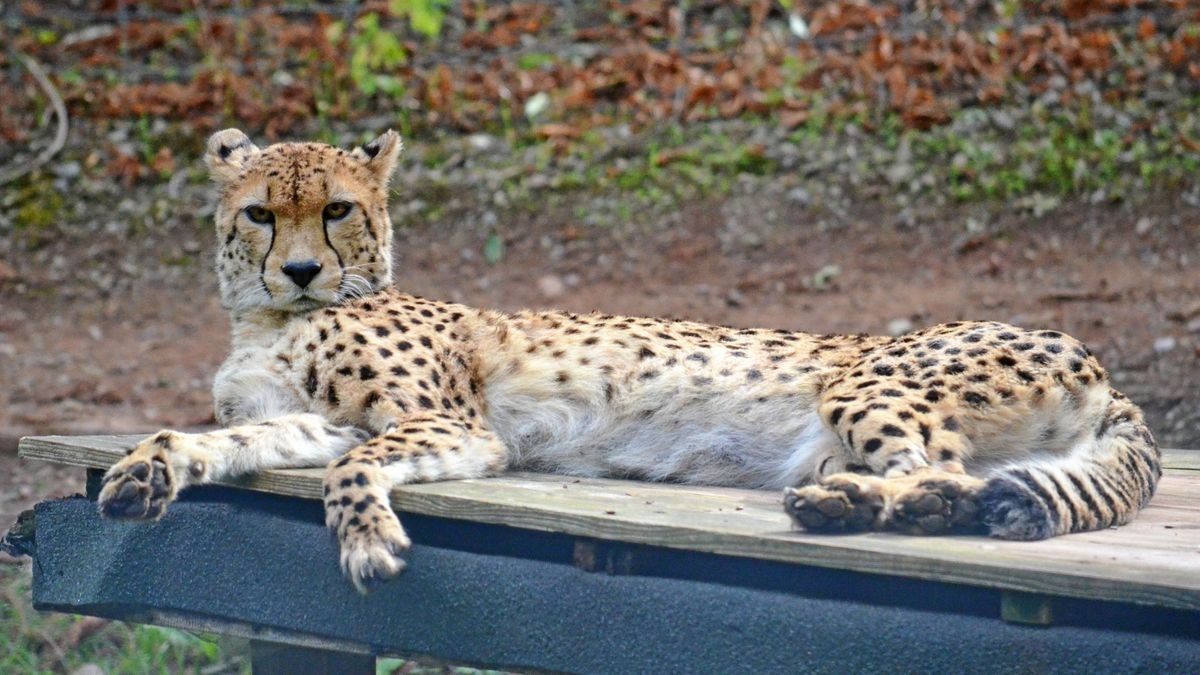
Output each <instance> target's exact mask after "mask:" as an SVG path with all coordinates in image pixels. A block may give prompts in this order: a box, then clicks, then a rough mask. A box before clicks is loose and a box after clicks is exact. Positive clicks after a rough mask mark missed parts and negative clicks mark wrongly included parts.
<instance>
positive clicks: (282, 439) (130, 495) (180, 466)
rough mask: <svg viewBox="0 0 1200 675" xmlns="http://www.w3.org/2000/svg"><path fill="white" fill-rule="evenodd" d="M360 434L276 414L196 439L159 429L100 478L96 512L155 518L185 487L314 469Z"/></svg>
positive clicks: (300, 416) (317, 418) (306, 417)
mask: <svg viewBox="0 0 1200 675" xmlns="http://www.w3.org/2000/svg"><path fill="white" fill-rule="evenodd" d="M364 437H365V433H364V432H362V431H361V430H359V429H356V428H354V427H340V426H335V425H332V424H329V423H328V422H326V421H325V420H324V419H323V418H321V417H320V416H318V415H312V414H294V415H284V416H282V417H278V418H275V419H272V420H269V421H266V422H262V423H258V424H244V425H239V426H236V427H230V428H228V429H220V430H217V431H211V432H207V433H201V434H188V433H182V432H178V431H160V432H159V433H157V434H155V435H153V436H151V437H149V438H147V439H145V440H143V441H142V442H140V443H138V444H137V445H136V446H134V448H133V449H132V450H130V451H129V454H128V455H126V456H125V458H124V459H122V460H120V461H119V462H117V463H116V464H114V465H113V466H112V467H111V468H110V469H109V470H108V473H106V474H105V476H104V483H103V487H102V488H101V490H100V497H99V505H100V512H101V513H102V514H104V515H105V516H108V517H111V518H127V519H135V520H143V519H155V518H158V517H160V516H162V514H163V513H165V512H166V509H167V506H168V505H169V504H170V503H171V502H172V501H173V500H174V499H175V497H176V496H177V495H178V494H179V491H180V490H182V489H183V488H185V487H187V486H189V485H196V484H200V483H209V482H212V481H216V480H221V479H223V478H227V477H231V476H237V475H241V474H246V473H251V472H254V471H261V470H264V469H275V468H282V467H304V466H321V465H322V464H325V463H326V462H328V461H329V460H330V459H332V458H333V457H336V456H338V455H340V454H342V453H343V452H345V451H346V450H348V449H349V448H351V447H354V446H355V445H357V444H358V443H360V442H361V441H362V440H363V438H364Z"/></svg>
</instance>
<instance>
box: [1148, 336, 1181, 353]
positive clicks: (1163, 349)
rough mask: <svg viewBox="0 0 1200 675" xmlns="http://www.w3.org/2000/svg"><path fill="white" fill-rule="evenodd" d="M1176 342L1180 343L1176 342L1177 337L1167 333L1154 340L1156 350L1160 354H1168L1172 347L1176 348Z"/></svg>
mask: <svg viewBox="0 0 1200 675" xmlns="http://www.w3.org/2000/svg"><path fill="white" fill-rule="evenodd" d="M1176 344H1178V343H1177V342H1176V340H1175V338H1173V337H1171V336H1169V335H1166V336H1163V337H1160V338H1157V339H1155V340H1154V351H1155V353H1158V354H1166V353H1167V352H1169V351H1171V350H1172V349H1175V346H1176Z"/></svg>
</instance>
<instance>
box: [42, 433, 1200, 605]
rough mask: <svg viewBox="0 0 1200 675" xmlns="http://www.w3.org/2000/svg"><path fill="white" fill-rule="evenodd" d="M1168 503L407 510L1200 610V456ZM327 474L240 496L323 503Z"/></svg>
mask: <svg viewBox="0 0 1200 675" xmlns="http://www.w3.org/2000/svg"><path fill="white" fill-rule="evenodd" d="M140 438H142V437H141V436H79V437H64V436H46V437H31V438H24V439H22V440H21V442H20V446H19V450H20V455H21V457H24V458H27V459H39V460H45V461H50V462H56V463H60V464H67V465H74V466H81V467H89V468H98V469H103V468H107V467H108V466H110V465H111V464H112V463H113V462H115V461H116V460H117V459H118V458H120V457H121V456H123V455H124V452H125V451H126V450H127V449H128V448H130V447H132V445H133V444H134V443H135V442H136V441H137V440H139V439H140ZM1164 455H1165V467H1166V475H1165V476H1164V477H1163V480H1162V483H1161V484H1160V486H1159V490H1158V495H1157V496H1156V497H1155V499H1154V501H1153V502H1152V504H1151V505H1150V507H1149V508H1147V509H1146V510H1145V511H1144V512H1143V513H1142V514H1141V516H1140V517H1139V518H1138V519H1137V520H1136V521H1135V522H1134V523H1133V524H1131V525H1128V526H1126V527H1123V528H1119V529H1111V530H1105V531H1102V532H1092V533H1085V534H1075V535H1069V536H1065V537H1059V538H1056V539H1052V540H1049V541H1043V542H1005V541H997V540H991V539H986V538H983V537H907V536H900V535H892V534H859V535H848V536H821V535H809V534H804V533H800V532H795V531H792V529H791V527H790V525H789V521H788V518H787V517H786V516H785V515H784V513H783V511H782V508H781V500H780V495H779V494H778V493H776V492H763V491H753V490H735V489H728V488H701V487H691V486H679V485H662V484H650V483H640V482H631V481H616V480H593V479H577V478H572V477H567V476H557V475H545V474H530V473H513V474H509V475H505V476H503V477H499V478H489V479H480V480H462V481H447V482H441V483H428V484H423V485H406V486H402V487H399V488H396V489H395V490H394V491H393V492H392V504H393V506H394V507H395V508H396V510H397V511H400V512H410V513H420V514H426V515H432V516H440V517H445V518H453V519H461V520H470V521H476V522H482V523H490V524H502V525H509V526H513V527H519V528H527V529H533V530H540V531H549V532H558V533H563V534H568V535H574V536H581V537H592V538H598V539H605V540H614V541H621V542H628V543H634V544H647V545H653V546H663V547H669V548H676V549H685V550H692V551H700V552H705V553H717V554H722V555H731V556H741V557H748V558H757V559H763V560H772V561H778V562H784V563H793V564H800V565H815V566H819V567H829V568H837V569H845V570H851V571H856V572H865V573H871V574H882V575H892V576H901V577H911V578H917V579H926V580H933V581H940V582H948V583H960V584H967V585H971V586H980V587H986V588H995V589H1000V590H1005V591H1022V592H1028V593H1036V594H1045V595H1052V596H1068V597H1078V598H1088V599H1094V600H1108V601H1118V602H1132V603H1138V604H1144V605H1152V606H1158V607H1167V608H1177V609H1186V610H1200V452H1196V451H1182V450H1168V451H1165V452H1164ZM321 473H322V472H321V470H320V469H292V470H279V471H268V472H264V473H262V474H258V475H254V476H249V477H246V478H244V479H241V480H238V481H232V482H228V483H226V484H227V485H231V486H235V487H242V488H246V489H251V490H259V491H264V492H270V493H275V494H281V495H290V496H296V497H302V498H308V499H314V500H316V499H320V498H321Z"/></svg>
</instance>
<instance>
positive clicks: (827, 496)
mask: <svg viewBox="0 0 1200 675" xmlns="http://www.w3.org/2000/svg"><path fill="white" fill-rule="evenodd" d="M875 482H877V481H875ZM783 506H784V510H785V511H787V513H788V515H790V516H791V517H792V522H793V523H794V524H795V525H796V526H797V527H800V528H802V529H804V530H806V531H808V532H824V533H832V532H863V531H866V530H872V529H877V528H878V527H879V514H880V512H881V511H882V510H883V496H882V495H881V494H880V491H879V490H878V486H876V485H875V484H874V482H873V481H871V480H869V479H868V478H864V477H862V476H858V475H854V474H847V475H834V476H829V477H828V478H825V479H824V480H822V481H821V483H820V484H819V485H807V486H804V487H799V488H788V489H787V491H786V492H785V493H784V497H783Z"/></svg>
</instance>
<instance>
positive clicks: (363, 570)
mask: <svg viewBox="0 0 1200 675" xmlns="http://www.w3.org/2000/svg"><path fill="white" fill-rule="evenodd" d="M399 151H400V142H399V139H398V138H397V137H396V135H395V134H393V133H392V132H388V133H387V134H384V135H383V136H381V137H380V138H378V139H376V140H375V141H373V142H372V143H370V144H368V145H366V146H363V147H361V148H357V149H355V150H353V151H345V150H339V149H336V148H332V147H330V146H326V145H321V144H314V143H307V144H278V145H273V146H270V147H268V148H265V149H259V148H258V147H256V146H254V145H253V144H252V143H251V142H250V140H249V139H248V138H247V137H246V136H245V135H244V134H242V133H241V132H240V131H237V130H226V131H223V132H219V133H218V134H216V135H214V136H213V138H212V139H211V140H210V141H209V147H208V154H207V157H206V160H207V162H208V165H209V167H210V171H211V173H212V175H213V178H214V180H215V181H216V182H217V184H218V186H219V189H220V200H219V204H218V210H217V213H216V225H217V235H218V242H219V243H220V245H219V247H218V259H217V272H218V276H219V278H220V288H221V297H222V300H223V302H224V304H225V305H226V306H227V307H228V308H229V310H230V312H231V316H232V319H233V350H232V354H231V355H230V357H229V359H228V360H227V361H226V363H225V364H224V365H223V366H222V367H221V369H220V371H219V372H218V374H217V377H216V379H215V384H214V394H215V399H216V407H217V418H218V420H219V421H220V423H221V424H222V426H223V427H224V428H223V429H221V430H218V431H213V432H209V433H202V434H184V433H179V432H174V431H163V432H161V433H159V434H156V435H155V436H153V437H151V438H148V439H146V440H145V441H143V442H142V443H141V444H139V445H138V446H137V447H136V448H135V449H134V450H133V451H132V452H131V453H130V454H129V456H128V457H126V458H125V459H123V460H122V461H120V462H118V463H117V464H116V465H115V466H113V467H112V469H111V470H110V471H109V472H108V474H107V477H106V482H105V485H104V487H103V489H102V491H101V495H100V508H101V510H102V512H103V513H104V514H106V515H108V516H111V517H121V518H133V519H147V518H157V517H159V516H161V515H162V513H163V512H164V511H165V509H166V508H167V506H168V504H169V503H170V501H171V500H172V499H173V498H174V497H175V496H176V495H177V494H178V492H179V490H181V489H183V488H184V487H186V486H188V485H195V484H199V483H205V482H209V481H213V480H218V479H222V478H226V477H229V476H233V475H237V474H242V473H246V472H251V471H257V470H262V469H267V468H276V467H300V466H322V465H328V469H327V472H326V479H325V494H326V497H325V508H326V513H327V522H328V525H329V527H330V528H332V529H333V530H334V531H335V532H336V533H337V537H338V540H339V543H340V548H341V564H342V568H343V570H344V571H345V573H346V574H347V576H348V577H349V578H350V580H351V581H352V582H353V583H355V585H357V586H358V587H359V588H360V589H362V588H365V585H366V584H367V582H369V581H370V580H372V579H376V578H386V577H389V576H392V575H394V574H396V573H397V572H399V571H400V570H401V569H402V568H403V565H404V563H403V559H402V558H401V554H402V553H403V551H404V550H405V549H406V548H407V547H408V545H409V540H408V537H407V536H406V535H405V532H404V529H403V528H402V526H401V524H400V522H399V520H398V519H397V517H396V514H395V513H394V512H393V511H392V509H391V507H390V505H389V500H388V494H389V490H390V488H391V487H392V486H394V485H396V484H399V483H408V482H414V481H432V480H444V479H454V478H475V477H480V476H488V475H495V474H497V473H500V472H502V471H505V470H506V469H510V468H514V469H515V468H521V469H531V470H538V471H552V472H559V473H565V474H571V475H579V476H612V477H623V478H637V479H644V480H656V481H679V482H687V483H697V484H707V485H731V486H738V487H746V488H770V489H783V490H785V499H784V503H785V508H786V510H787V512H788V513H789V514H790V515H791V516H792V518H793V519H794V521H795V523H796V524H797V525H798V526H799V527H802V528H804V529H806V530H810V531H842V530H897V531H902V532H910V533H924V534H938V533H947V532H954V531H976V530H979V531H987V532H988V533H990V534H991V535H993V536H996V537H1002V538H1011V539H1041V538H1044V537H1049V536H1054V535H1059V534H1064V533H1068V532H1075V531H1084V530H1094V529H1098V528H1104V527H1110V526H1113V525H1120V524H1123V523H1126V522H1128V521H1129V520H1130V519H1131V518H1133V516H1134V515H1135V514H1136V513H1137V511H1138V510H1139V509H1140V508H1141V507H1143V506H1144V505H1145V504H1146V502H1147V501H1148V500H1149V499H1150V497H1151V496H1152V495H1153V493H1154V489H1155V484H1156V483H1157V481H1158V479H1159V476H1160V474H1161V471H1160V463H1159V452H1158V449H1157V447H1156V445H1155V442H1154V439H1153V437H1152V436H1151V434H1150V432H1149V431H1148V430H1147V428H1146V426H1145V424H1144V422H1143V418H1142V413H1141V411H1140V410H1139V409H1138V408H1137V407H1136V406H1134V405H1133V404H1132V403H1130V402H1129V401H1128V400H1127V399H1126V398H1125V397H1124V396H1122V395H1121V394H1120V393H1118V392H1116V391H1115V390H1113V388H1112V387H1111V386H1110V382H1109V378H1108V375H1107V374H1106V373H1105V371H1104V370H1103V369H1102V368H1101V367H1100V365H1099V364H1098V363H1097V362H1096V359H1095V358H1093V356H1092V354H1091V353H1090V352H1089V351H1088V350H1087V348H1086V347H1084V346H1083V345H1082V344H1080V343H1079V342H1078V341H1076V340H1074V339H1073V338H1071V337H1069V336H1067V335H1065V334H1063V333H1060V332H1058V331H1053V330H1025V329H1021V328H1015V327H1012V326H1007V325H1004V324H999V323H990V322H956V323H948V324H944V325H940V326H934V327H932V328H928V329H925V330H920V331H916V332H913V333H909V334H907V335H903V336H900V337H875V336H866V335H855V336H847V335H812V334H807V333H801V332H794V331H786V330H767V329H737V328H727V327H719V326H710V325H705V324H699V323H691V322H683V321H667V320H662V319H646V318H628V317H621V316H610V315H605V314H588V315H579V314H571V313H564V312H536V311H525V312H519V313H516V314H505V313H501V312H495V311H487V310H479V309H474V308H471V307H465V306H462V305H457V304H453V303H447V302H440V301H436V300H428V299H424V298H418V297H414V296H411V295H407V294H405V293H402V292H400V291H397V290H393V289H392V288H390V283H391V277H392V269H391V259H392V258H391V238H390V237H391V222H390V221H389V219H388V214H387V184H388V180H389V177H390V175H391V173H392V170H393V167H394V165H395V162H396V158H397V155H398V153H399Z"/></svg>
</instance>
